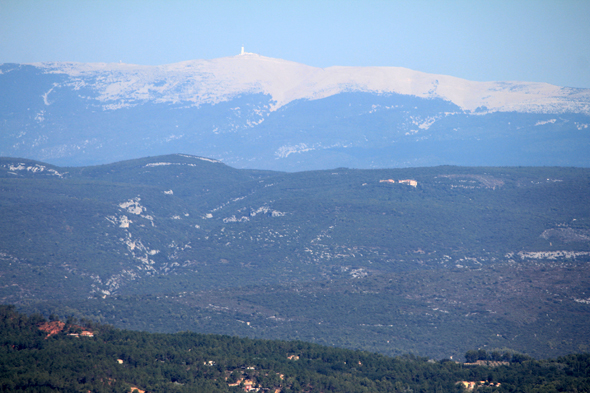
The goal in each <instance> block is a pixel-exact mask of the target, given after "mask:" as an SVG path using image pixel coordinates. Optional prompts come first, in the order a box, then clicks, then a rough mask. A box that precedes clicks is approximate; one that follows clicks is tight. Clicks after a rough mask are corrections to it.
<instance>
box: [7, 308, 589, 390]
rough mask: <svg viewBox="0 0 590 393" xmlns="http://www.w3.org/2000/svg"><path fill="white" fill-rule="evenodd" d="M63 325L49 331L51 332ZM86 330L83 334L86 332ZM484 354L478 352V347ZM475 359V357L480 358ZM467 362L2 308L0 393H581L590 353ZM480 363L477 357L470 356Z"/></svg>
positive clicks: (498, 357) (586, 387) (511, 356)
mask: <svg viewBox="0 0 590 393" xmlns="http://www.w3.org/2000/svg"><path fill="white" fill-rule="evenodd" d="M50 324H53V326H60V329H53V331H52V330H51V329H49V328H48V327H47V326H48V325H50ZM82 330H84V331H85V332H87V334H86V335H82V334H80V333H81V331H82ZM479 352H480V353H479V355H481V352H482V351H479ZM475 353H477V352H475ZM483 354H484V355H486V356H490V357H495V358H496V360H497V361H494V362H488V363H485V364H486V365H464V364H462V363H456V362H453V361H448V360H445V361H440V362H437V361H434V360H428V359H427V358H420V357H415V356H402V357H397V358H390V357H386V356H382V355H377V354H371V353H367V352H360V351H351V350H344V349H338V348H330V347H325V346H319V345H314V344H309V343H303V342H286V341H266V340H251V339H244V338H234V337H229V336H219V335H201V334H196V333H186V332H184V333H177V334H150V333H145V332H132V331H126V330H118V329H114V328H112V327H109V326H104V325H97V324H94V323H92V322H90V321H82V322H80V321H76V320H74V319H72V318H70V319H68V321H66V322H65V323H63V322H59V321H57V320H55V318H52V321H51V322H48V321H46V320H45V319H44V318H43V317H42V316H40V315H32V316H30V317H28V316H26V315H23V314H18V313H16V312H15V311H14V307H8V306H1V307H0V390H2V391H13V392H16V391H18V392H80V391H84V392H86V391H92V392H131V391H133V390H137V391H139V392H141V391H147V392H169V391H175V392H210V393H213V392H242V391H252V390H253V391H259V392H274V393H280V392H285V393H286V392H309V393H312V392H346V393H353V392H367V393H368V392H461V391H464V389H465V388H464V387H465V386H468V387H469V386H475V389H474V391H478V392H516V391H519V392H533V391H534V392H558V391H567V392H583V391H589V390H590V355H588V354H580V355H570V356H565V357H561V358H558V359H555V360H544V361H536V360H533V359H531V358H528V357H526V356H521V355H517V354H510V353H504V354H499V353H492V354H486V353H485V351H483ZM474 360H475V359H474Z"/></svg>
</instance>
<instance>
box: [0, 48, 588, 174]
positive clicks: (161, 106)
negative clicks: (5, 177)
mask: <svg viewBox="0 0 590 393" xmlns="http://www.w3.org/2000/svg"><path fill="white" fill-rule="evenodd" d="M0 89H1V91H2V92H3V94H2V96H1V97H0V120H1V123H0V126H1V127H2V133H1V135H0V155H4V156H16V157H27V158H32V159H40V160H43V161H46V162H51V163H54V164H60V165H88V164H98V163H107V162H113V161H116V160H122V159H129V158H137V157H141V156H147V155H160V154H168V153H173V152H179V151H180V152H185V153H189V154H196V155H201V156H207V157H214V158H216V159H220V160H222V161H224V162H225V163H228V164H231V165H234V166H237V167H250V168H252V167H256V168H261V169H264V168H266V169H281V170H304V169H327V168H333V167H340V166H342V167H355V168H375V167H407V166H424V165H440V164H455V165H539V164H544V165H573V166H588V165H590V161H589V159H588V157H587V154H585V153H586V152H587V150H588V146H589V145H590V136H589V135H590V134H589V133H590V131H589V128H588V126H589V125H590V91H589V89H576V88H563V87H558V86H552V85H548V84H543V83H527V82H473V81H466V80H462V79H459V78H454V77H450V76H444V75H431V74H426V73H421V72H418V71H412V70H408V69H404V68H398V67H329V68H325V69H320V68H315V67H310V66H306V65H303V64H298V63H294V62H289V61H285V60H281V59H272V58H267V57H264V56H260V55H256V54H249V53H246V54H243V55H238V56H233V57H226V58H221V59H213V60H194V61H186V62H182V63H176V64H169V65H163V66H139V65H130V64H102V63H100V64H80V63H40V64H29V65H19V64H3V65H0ZM474 152H475V153H474Z"/></svg>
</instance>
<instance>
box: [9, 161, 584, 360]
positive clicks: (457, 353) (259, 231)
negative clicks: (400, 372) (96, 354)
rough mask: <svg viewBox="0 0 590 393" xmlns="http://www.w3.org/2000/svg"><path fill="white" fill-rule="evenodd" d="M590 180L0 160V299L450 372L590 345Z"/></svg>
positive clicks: (579, 173)
mask: <svg viewBox="0 0 590 393" xmlns="http://www.w3.org/2000/svg"><path fill="white" fill-rule="evenodd" d="M589 200H590V169H584V168H554V167H536V168H525V167H523V168H519V167H498V168H487V167H449V166H443V167H428V168H405V169H379V170H355V169H348V168H336V169H332V170H326V171H310V172H297V173H285V172H275V171H257V170H239V169H235V168H231V167H229V166H227V165H225V164H223V163H221V162H219V161H216V160H211V159H208V158H204V157H196V156H190V155H183V154H176V155H170V156H159V157H147V158H142V159H137V160H131V161H123V162H118V163H113V164H108V165H101V166H93V167H76V168H62V167H56V166H52V165H48V164H45V163H41V162H36V161H31V160H25V159H18V158H1V159H0V302H1V303H4V304H15V305H17V306H18V307H19V309H20V310H24V311H26V312H30V313H33V312H36V311H38V312H41V313H43V314H44V315H45V316H49V315H50V314H51V313H56V314H59V315H60V316H62V317H65V316H66V315H75V316H77V317H78V318H82V317H87V318H92V319H93V320H96V321H98V322H102V323H109V324H112V325H114V326H117V327H119V328H128V329H136V330H146V331H152V332H177V331H185V330H191V331H195V332H200V333H223V334H229V335H237V336H248V337H251V338H266V339H289V340H291V339H297V340H304V341H309V342H314V343H318V344H326V345H337V346H341V347H347V348H353V349H363V350H370V351H374V352H381V353H383V354H387V355H398V354H404V353H409V352H412V353H415V354H419V355H424V356H429V357H433V358H436V359H440V358H443V357H450V356H454V358H455V359H457V358H458V357H462V356H463V354H464V353H465V352H466V351H467V350H469V349H474V348H486V349H489V348H508V349H512V350H516V351H519V352H523V353H527V354H528V355H531V356H533V357H536V358H547V357H556V356H560V355H565V354H568V353H574V352H585V351H588V350H589V349H590V333H589V330H588V328H587V326H588V325H589V324H590V294H589V293H588V288H590V273H589V271H590V264H589V263H588V262H589V261H590V204H589V203H588V201H589Z"/></svg>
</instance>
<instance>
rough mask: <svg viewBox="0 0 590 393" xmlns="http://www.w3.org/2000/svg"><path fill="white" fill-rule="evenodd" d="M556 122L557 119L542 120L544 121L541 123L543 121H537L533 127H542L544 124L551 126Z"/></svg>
mask: <svg viewBox="0 0 590 393" xmlns="http://www.w3.org/2000/svg"><path fill="white" fill-rule="evenodd" d="M556 121H557V119H551V120H544V121H543V120H539V121H538V122H537V123H536V124H535V126H542V125H545V124H553V123H555V122H556Z"/></svg>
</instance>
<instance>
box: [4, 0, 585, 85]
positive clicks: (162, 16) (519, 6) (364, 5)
mask: <svg viewBox="0 0 590 393" xmlns="http://www.w3.org/2000/svg"><path fill="white" fill-rule="evenodd" d="M242 45H244V46H245V48H246V51H248V52H255V53H259V54H261V55H264V56H268V57H276V58H282V59H286V60H292V61H296V62H299V63H304V64H308V65H311V66H316V67H329V66H332V65H345V66H398V67H407V68H411V69H414V70H419V71H424V72H429V73H437V74H446V75H453V76H457V77H461V78H465V79H471V80H478V81H485V80H522V81H539V82H548V83H552V84H556V85H562V86H572V87H588V88H590V1H589V0H559V1H543V0H529V1H522V0H520V1H519V0H513V1H494V0H489V1H477V0H470V1H443V0H438V1H419V0H414V1H376V0H373V1H372V0H365V1H345V0H338V1H322V0H315V1H305V0H297V1H228V0H215V1H180V0H176V1H175V0H168V1H150V0H141V1H140V0H138V1H125V0H117V1H110V0H96V1H85V0H75V1H69V0H37V1H34V0H0V63H6V62H16V63H28V62H39V61H78V62H118V61H123V62H125V63H135V64H151V65H157V64H167V63H174V62H178V61H182V60H191V59H212V58H217V57H224V56H233V55H236V54H238V53H239V51H240V48H241V46H242Z"/></svg>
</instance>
